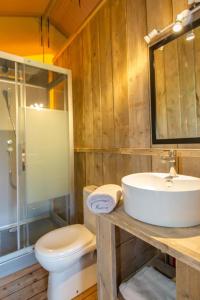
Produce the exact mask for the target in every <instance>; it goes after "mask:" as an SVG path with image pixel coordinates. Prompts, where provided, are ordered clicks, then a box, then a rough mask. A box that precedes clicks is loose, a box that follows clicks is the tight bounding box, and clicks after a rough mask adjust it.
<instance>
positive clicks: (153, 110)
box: [149, 19, 200, 144]
mask: <svg viewBox="0 0 200 300" xmlns="http://www.w3.org/2000/svg"><path fill="white" fill-rule="evenodd" d="M199 26H200V19H197V20H195V21H193V22H191V23H190V24H189V25H187V26H185V27H184V28H183V30H182V31H181V32H180V33H178V34H177V33H173V32H172V33H171V34H170V35H168V36H167V37H164V38H163V39H161V40H159V41H158V42H156V43H155V44H153V45H152V46H151V45H150V47H149V64H150V97H151V101H150V105H151V138H152V144H194V143H200V136H199V137H188V138H173V139H170V138H169V139H158V138H157V137H156V85H155V68H154V50H156V49H158V48H160V47H161V46H163V45H166V44H167V43H169V42H171V41H173V40H175V39H177V38H178V37H180V36H182V35H184V34H185V33H187V32H189V31H191V30H192V29H194V28H196V27H199Z"/></svg>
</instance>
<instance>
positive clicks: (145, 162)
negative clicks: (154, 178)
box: [117, 154, 151, 185]
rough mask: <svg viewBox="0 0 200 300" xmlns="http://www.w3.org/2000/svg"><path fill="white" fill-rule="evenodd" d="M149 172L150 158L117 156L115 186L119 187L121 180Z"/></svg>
mask: <svg viewBox="0 0 200 300" xmlns="http://www.w3.org/2000/svg"><path fill="white" fill-rule="evenodd" d="M150 171H151V157H150V156H149V157H144V156H132V155H120V154H118V155H117V184H119V185H121V178H122V177H124V176H126V175H129V174H132V173H138V172H150Z"/></svg>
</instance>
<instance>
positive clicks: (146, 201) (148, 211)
mask: <svg viewBox="0 0 200 300" xmlns="http://www.w3.org/2000/svg"><path fill="white" fill-rule="evenodd" d="M167 176H169V174H168V173H136V174H131V175H128V176H125V177H123V178H122V189H123V196H124V209H125V212H126V213H127V214H128V215H130V216H131V217H133V218H135V219H138V220H140V221H143V222H146V223H149V224H153V225H159V226H165V227H189V226H195V225H198V224H200V179H199V178H196V177H191V176H184V175H178V177H176V178H173V180H172V182H168V181H167V180H166V177H167Z"/></svg>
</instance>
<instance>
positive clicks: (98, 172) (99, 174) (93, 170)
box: [85, 153, 103, 186]
mask: <svg viewBox="0 0 200 300" xmlns="http://www.w3.org/2000/svg"><path fill="white" fill-rule="evenodd" d="M85 155H86V185H96V186H100V185H102V184H103V154H101V153H86V154H85Z"/></svg>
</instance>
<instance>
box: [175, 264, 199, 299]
mask: <svg viewBox="0 0 200 300" xmlns="http://www.w3.org/2000/svg"><path fill="white" fill-rule="evenodd" d="M199 282H200V272H199V271H197V270H195V269H193V268H191V267H190V266H188V265H185V264H184V263H182V262H180V261H178V260H177V262H176V286H177V289H176V299H177V300H187V299H191V300H199V295H200V285H199Z"/></svg>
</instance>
